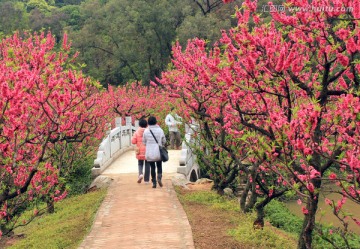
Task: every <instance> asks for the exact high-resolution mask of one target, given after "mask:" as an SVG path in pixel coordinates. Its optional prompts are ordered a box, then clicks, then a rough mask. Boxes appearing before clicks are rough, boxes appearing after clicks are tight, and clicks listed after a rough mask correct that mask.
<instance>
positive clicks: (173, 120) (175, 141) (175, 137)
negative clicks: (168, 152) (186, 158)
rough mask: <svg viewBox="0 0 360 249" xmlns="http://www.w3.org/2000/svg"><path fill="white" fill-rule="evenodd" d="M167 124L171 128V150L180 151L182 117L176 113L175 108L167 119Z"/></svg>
mask: <svg viewBox="0 0 360 249" xmlns="http://www.w3.org/2000/svg"><path fill="white" fill-rule="evenodd" d="M165 124H166V125H167V126H168V127H169V136H170V149H177V150H179V149H180V145H181V137H180V130H179V127H178V126H179V125H180V124H181V117H180V116H179V115H177V114H176V113H175V112H174V107H172V108H171V112H170V113H169V114H168V115H167V116H166V118H165Z"/></svg>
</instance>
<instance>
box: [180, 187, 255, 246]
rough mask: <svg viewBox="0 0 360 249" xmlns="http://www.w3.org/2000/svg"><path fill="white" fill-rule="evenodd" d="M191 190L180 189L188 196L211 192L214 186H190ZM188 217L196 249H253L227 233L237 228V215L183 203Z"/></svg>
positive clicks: (182, 193)
mask: <svg viewBox="0 0 360 249" xmlns="http://www.w3.org/2000/svg"><path fill="white" fill-rule="evenodd" d="M187 187H188V188H189V189H180V190H179V191H178V193H179V194H180V195H186V194H187V193H189V192H191V191H210V189H211V187H212V184H210V183H204V184H188V185H187ZM182 205H183V208H184V210H185V212H186V214H187V216H188V219H189V222H190V225H191V229H192V232H193V239H194V244H195V248H196V249H218V248H227V249H247V248H249V249H250V248H252V247H249V246H247V245H244V244H241V243H240V242H238V241H236V240H235V239H234V238H233V237H231V236H229V235H228V234H226V231H227V230H229V229H232V228H235V227H236V226H237V225H238V224H239V223H238V222H239V221H236V220H234V217H236V216H238V215H236V214H234V215H229V213H228V212H224V211H222V210H216V209H213V208H210V207H208V206H206V205H202V204H197V203H193V202H185V203H182Z"/></svg>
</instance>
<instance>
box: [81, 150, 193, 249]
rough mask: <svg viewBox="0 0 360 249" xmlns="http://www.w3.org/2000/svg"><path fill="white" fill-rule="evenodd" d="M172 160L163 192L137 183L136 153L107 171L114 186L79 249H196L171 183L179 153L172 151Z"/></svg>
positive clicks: (128, 153)
mask: <svg viewBox="0 0 360 249" xmlns="http://www.w3.org/2000/svg"><path fill="white" fill-rule="evenodd" d="M169 156H170V161H169V162H166V163H165V164H163V184H164V186H163V187H162V188H159V187H157V188H156V189H153V188H151V184H148V185H145V184H144V182H142V183H141V184H138V183H137V182H136V181H137V173H136V172H137V160H136V158H135V156H134V152H133V151H128V152H126V153H125V154H123V155H122V156H121V157H120V158H118V159H117V160H116V161H115V162H114V163H113V164H112V165H111V166H109V168H108V169H107V170H105V171H104V173H103V175H106V176H109V177H111V178H112V179H113V182H112V184H111V185H110V187H109V190H108V194H107V196H106V197H105V200H104V202H103V203H102V205H101V206H100V209H99V211H98V213H97V215H96V218H95V221H94V224H93V227H92V229H91V231H90V233H89V234H88V236H87V237H86V238H85V240H84V241H83V242H82V244H81V245H80V247H79V249H85V248H86V249H89V248H91V249H96V248H109V249H110V248H129V249H136V248H139V249H143V248H147V249H162V248H167V249H177V248H179V249H180V248H184V249H185V248H186V249H190V248H194V243H193V238H192V232H191V227H190V224H189V221H188V219H187V217H186V214H185V212H184V210H183V208H182V206H181V204H180V202H179V200H178V199H177V196H176V193H175V191H174V189H173V186H172V182H171V178H172V177H173V176H175V175H176V167H177V165H178V164H179V156H180V151H176V150H173V151H169Z"/></svg>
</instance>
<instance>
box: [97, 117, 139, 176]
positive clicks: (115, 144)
mask: <svg viewBox="0 0 360 249" xmlns="http://www.w3.org/2000/svg"><path fill="white" fill-rule="evenodd" d="M131 120H132V119H131V117H126V118H125V125H122V121H123V120H122V118H120V117H119V118H116V119H115V126H116V127H115V128H114V129H112V130H109V131H108V132H107V135H106V137H105V138H104V139H103V141H102V142H101V143H100V146H99V149H98V151H97V155H96V159H95V160H94V167H93V168H92V169H91V174H92V175H93V176H98V175H100V174H101V173H102V172H103V171H104V170H105V169H106V168H107V167H108V166H109V165H110V164H111V163H112V162H113V161H114V160H116V159H117V158H118V157H119V156H120V155H121V154H123V153H124V152H126V151H128V150H130V149H132V148H133V146H132V144H131V137H132V135H133V133H134V131H135V130H136V129H137V128H138V126H139V121H135V126H133V125H132V121H131Z"/></svg>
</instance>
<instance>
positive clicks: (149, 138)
mask: <svg viewBox="0 0 360 249" xmlns="http://www.w3.org/2000/svg"><path fill="white" fill-rule="evenodd" d="M143 143H144V144H145V146H146V153H145V158H146V161H148V162H149V164H150V172H151V181H152V183H153V186H152V187H153V188H156V183H159V186H160V187H162V186H163V183H162V181H161V180H162V161H161V156H160V150H159V145H161V146H165V144H166V138H165V134H164V131H163V130H162V129H161V127H160V126H159V125H157V120H156V118H155V117H153V116H151V117H149V119H148V128H147V129H146V130H145V131H144V135H143ZM155 168H156V169H157V170H156V171H157V172H156V171H155ZM156 173H157V177H156Z"/></svg>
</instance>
